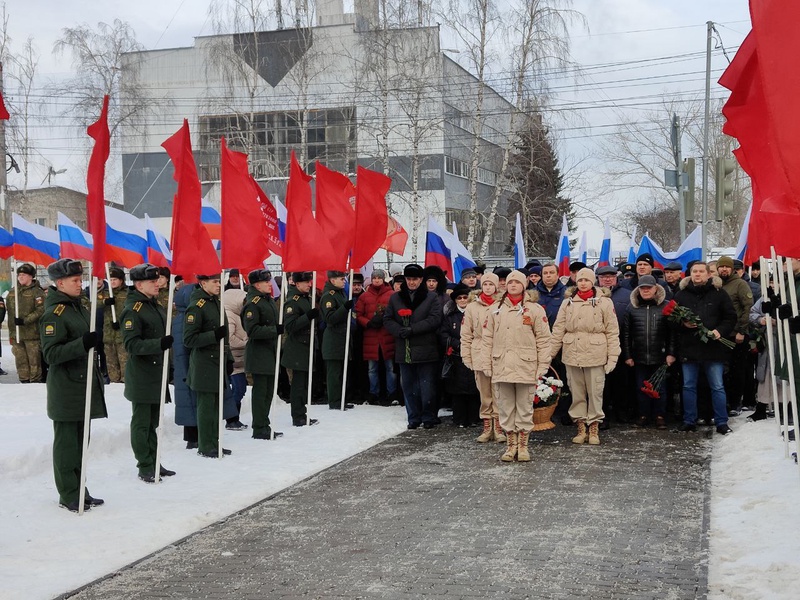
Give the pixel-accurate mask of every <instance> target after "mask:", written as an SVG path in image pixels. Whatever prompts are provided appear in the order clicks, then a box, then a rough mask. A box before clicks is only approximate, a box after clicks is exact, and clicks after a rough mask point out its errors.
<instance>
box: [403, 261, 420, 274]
mask: <svg viewBox="0 0 800 600" xmlns="http://www.w3.org/2000/svg"><path fill="white" fill-rule="evenodd" d="M424 274H425V270H424V269H423V268H422V266H421V265H418V264H417V263H411V264H408V265H406V266H405V267H403V277H422V276H423V275H424Z"/></svg>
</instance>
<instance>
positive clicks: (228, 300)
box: [222, 288, 247, 375]
mask: <svg viewBox="0 0 800 600" xmlns="http://www.w3.org/2000/svg"><path fill="white" fill-rule="evenodd" d="M246 297H247V294H246V293H245V291H244V290H240V289H239V288H232V289H230V290H225V291H224V292H222V302H223V304H224V305H225V313H226V315H227V317H228V340H229V343H230V346H231V354H233V374H234V375H235V374H237V373H244V349H245V346H247V332H246V331H245V330H244V326H243V325H242V319H241V317H240V315H241V314H242V309H243V308H244V301H245V298H246Z"/></svg>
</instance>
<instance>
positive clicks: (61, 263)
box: [17, 258, 83, 281]
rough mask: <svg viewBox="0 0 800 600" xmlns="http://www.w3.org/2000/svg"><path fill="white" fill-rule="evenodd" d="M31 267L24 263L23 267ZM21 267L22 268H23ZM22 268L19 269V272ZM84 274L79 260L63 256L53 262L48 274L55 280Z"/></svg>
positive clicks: (48, 268)
mask: <svg viewBox="0 0 800 600" xmlns="http://www.w3.org/2000/svg"><path fill="white" fill-rule="evenodd" d="M25 266H27V267H31V268H33V267H32V266H31V265H29V264H27V263H26V264H24V265H22V267H25ZM22 267H20V269H21V268H22ZM19 272H20V270H19V269H17V273H19ZM22 272H23V273H27V271H22ZM34 273H36V271H34ZM82 274H83V265H82V264H81V263H80V261H78V260H72V259H71V258H61V259H59V260H57V261H56V262H54V263H51V264H50V265H49V266H48V267H47V275H48V276H49V277H50V279H52V280H53V281H56V280H57V279H63V278H64V277H72V276H73V275H82Z"/></svg>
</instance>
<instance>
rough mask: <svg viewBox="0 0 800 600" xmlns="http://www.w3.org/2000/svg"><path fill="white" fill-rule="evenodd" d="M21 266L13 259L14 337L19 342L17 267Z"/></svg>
mask: <svg viewBox="0 0 800 600" xmlns="http://www.w3.org/2000/svg"><path fill="white" fill-rule="evenodd" d="M18 268H19V263H18V262H17V259H16V258H15V259H14V260H13V261H11V281H13V282H14V329H16V337H15V338H14V339H15V340H17V343H18V344H19V325H17V324H16V320H17V319H19V281H18V280H17V269H18Z"/></svg>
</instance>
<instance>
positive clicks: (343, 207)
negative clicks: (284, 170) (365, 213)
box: [316, 161, 361, 271]
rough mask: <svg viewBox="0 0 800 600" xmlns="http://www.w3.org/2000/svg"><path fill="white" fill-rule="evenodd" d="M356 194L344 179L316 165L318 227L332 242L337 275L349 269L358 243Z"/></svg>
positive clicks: (338, 174) (318, 164)
mask: <svg viewBox="0 0 800 600" xmlns="http://www.w3.org/2000/svg"><path fill="white" fill-rule="evenodd" d="M355 192H356V191H355V188H354V187H353V184H352V183H351V182H350V179H348V178H347V177H346V176H345V175H342V174H341V173H337V172H336V171H331V170H330V169H329V168H328V167H326V166H325V165H323V164H320V163H319V161H318V162H317V215H316V216H317V223H319V224H320V227H322V230H323V231H324V232H325V233H326V234H327V236H328V239H329V240H330V241H331V246H333V252H334V256H333V258H334V261H335V264H336V266H335V267H334V269H336V270H337V271H344V270H345V269H346V268H347V256H348V255H349V254H350V251H351V250H352V249H353V244H354V242H355V239H356V215H355V212H354V211H353V202H351V200H352V199H353V197H354V196H355ZM360 264H361V263H360Z"/></svg>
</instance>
